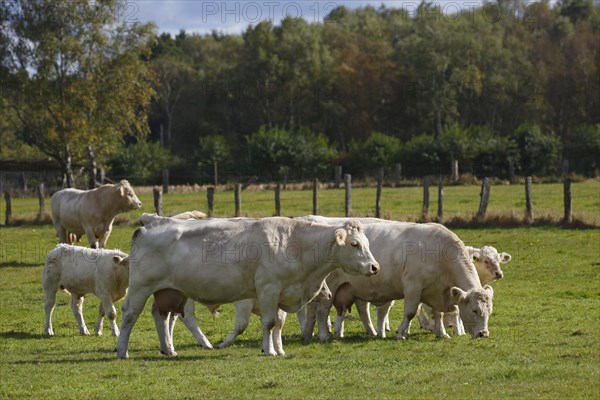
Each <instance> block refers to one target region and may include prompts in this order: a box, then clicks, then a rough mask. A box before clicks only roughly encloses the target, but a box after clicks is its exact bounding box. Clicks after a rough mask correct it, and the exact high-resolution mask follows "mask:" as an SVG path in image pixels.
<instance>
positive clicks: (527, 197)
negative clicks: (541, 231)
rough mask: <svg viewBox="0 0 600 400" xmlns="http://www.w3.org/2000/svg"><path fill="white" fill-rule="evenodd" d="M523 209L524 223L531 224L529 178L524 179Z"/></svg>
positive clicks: (531, 209) (531, 202)
mask: <svg viewBox="0 0 600 400" xmlns="http://www.w3.org/2000/svg"><path fill="white" fill-rule="evenodd" d="M525 207H526V209H527V214H526V215H525V223H526V224H531V223H533V201H532V198H531V176H528V177H526V178H525Z"/></svg>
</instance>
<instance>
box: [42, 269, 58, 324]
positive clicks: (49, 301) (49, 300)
mask: <svg viewBox="0 0 600 400" xmlns="http://www.w3.org/2000/svg"><path fill="white" fill-rule="evenodd" d="M44 278H45V276H44ZM54 283H55V282H49V281H47V280H46V279H44V283H43V288H44V311H45V312H46V323H45V324H44V333H46V335H48V336H53V335H54V330H53V329H52V312H54V305H55V304H56V291H57V290H58V286H57V285H55V284H54Z"/></svg>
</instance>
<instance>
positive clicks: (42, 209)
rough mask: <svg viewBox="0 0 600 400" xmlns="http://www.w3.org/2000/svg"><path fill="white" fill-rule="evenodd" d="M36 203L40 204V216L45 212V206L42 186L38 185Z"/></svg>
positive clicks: (41, 184)
mask: <svg viewBox="0 0 600 400" xmlns="http://www.w3.org/2000/svg"><path fill="white" fill-rule="evenodd" d="M37 194H38V201H39V203H40V213H39V215H42V214H44V213H45V212H46V205H45V204H44V184H43V183H40V184H39V186H38V188H37Z"/></svg>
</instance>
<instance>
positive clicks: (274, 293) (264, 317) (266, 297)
mask: <svg viewBox="0 0 600 400" xmlns="http://www.w3.org/2000/svg"><path fill="white" fill-rule="evenodd" d="M280 295H281V291H280V289H279V288H278V287H276V286H274V285H271V286H270V287H269V286H267V287H263V290H262V291H261V292H260V293H258V304H259V308H260V322H261V323H262V326H263V337H262V350H263V353H264V355H266V356H276V355H277V352H276V351H275V348H274V347H273V337H272V335H271V334H272V331H273V327H274V326H275V324H276V323H277V311H278V310H279V307H277V301H278V300H279V296H280ZM236 314H237V313H236Z"/></svg>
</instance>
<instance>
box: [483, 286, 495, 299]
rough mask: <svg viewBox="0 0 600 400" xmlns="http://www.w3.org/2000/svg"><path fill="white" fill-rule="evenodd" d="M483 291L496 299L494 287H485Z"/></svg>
mask: <svg viewBox="0 0 600 400" xmlns="http://www.w3.org/2000/svg"><path fill="white" fill-rule="evenodd" d="M483 290H485V291H486V292H487V294H489V295H490V297H492V298H493V297H494V289H492V287H491V286H490V285H485V286H484V287H483Z"/></svg>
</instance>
